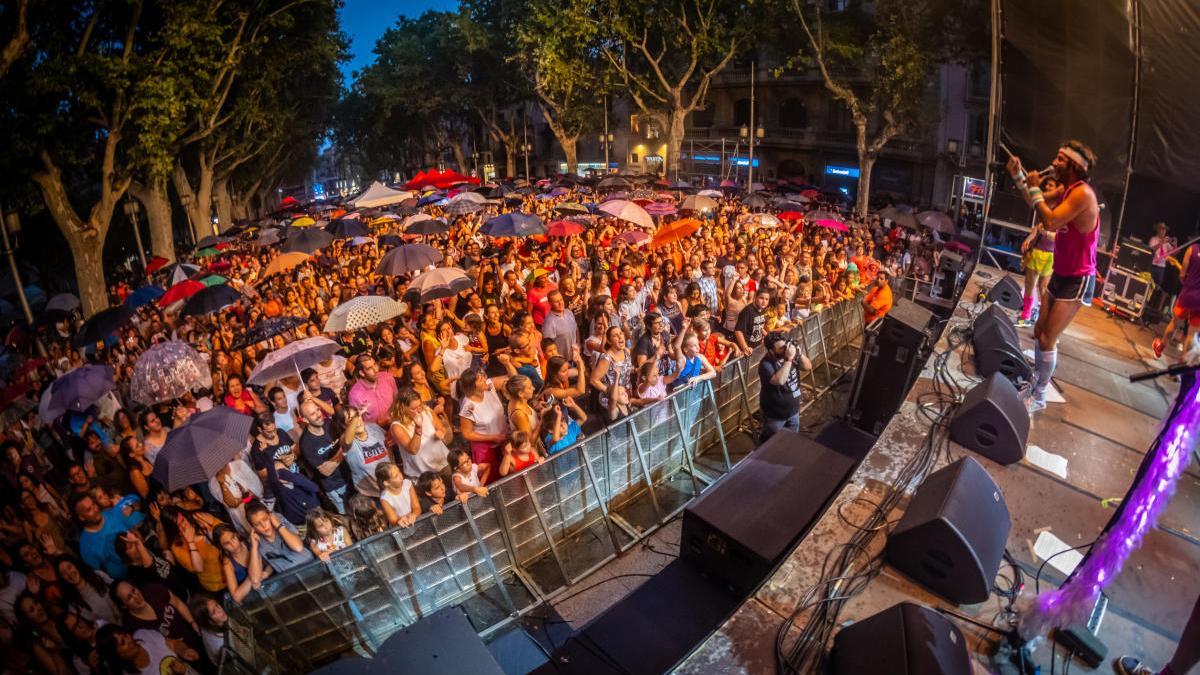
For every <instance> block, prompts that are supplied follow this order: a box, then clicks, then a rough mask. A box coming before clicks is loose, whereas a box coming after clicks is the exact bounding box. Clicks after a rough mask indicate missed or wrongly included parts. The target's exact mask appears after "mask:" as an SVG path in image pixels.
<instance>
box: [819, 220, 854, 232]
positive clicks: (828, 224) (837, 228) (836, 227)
mask: <svg viewBox="0 0 1200 675" xmlns="http://www.w3.org/2000/svg"><path fill="white" fill-rule="evenodd" d="M813 225H816V226H817V227H825V228H829V229H831V230H833V231H834V232H849V231H850V228H849V227H847V225H846V224H845V223H843V222H842V221H840V220H830V219H828V218H823V219H821V220H816V221H813Z"/></svg>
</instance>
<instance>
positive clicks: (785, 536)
mask: <svg viewBox="0 0 1200 675" xmlns="http://www.w3.org/2000/svg"><path fill="white" fill-rule="evenodd" d="M857 464H858V462H857V461H856V458H855V457H852V456H850V455H848V454H843V453H841V452H838V451H836V450H833V449H830V448H828V447H825V446H824V445H821V444H820V443H818V442H816V441H814V440H812V439H808V438H805V437H803V436H801V435H800V434H797V433H795V432H791V431H786V430H785V431H780V432H777V433H776V434H775V435H773V436H771V438H769V439H767V442H766V443H763V444H762V445H761V446H759V447H758V449H757V450H755V451H754V452H752V453H751V454H750V456H749V457H747V458H746V459H744V460H742V461H741V463H739V464H738V465H737V466H736V467H734V469H733V471H730V472H729V473H728V474H726V475H725V476H724V477H723V478H721V480H719V481H717V483H716V484H715V485H713V486H712V487H710V488H709V489H708V490H706V491H705V492H703V493H702V494H701V495H700V496H699V497H697V498H696V499H694V500H692V503H691V504H688V506H687V508H686V509H684V512H683V528H682V529H683V533H682V537H681V538H680V557H681V558H682V559H683V560H684V561H686V562H688V563H689V564H692V565H694V566H696V567H698V568H699V569H700V570H701V571H702V572H704V573H706V574H708V575H709V576H711V577H716V578H717V579H719V580H721V581H722V582H724V583H726V584H728V585H730V586H732V587H733V588H735V589H737V590H738V591H740V592H742V593H749V592H750V591H752V590H754V587H755V586H757V585H758V583H759V582H760V581H762V580H763V578H765V577H766V576H767V574H768V573H769V572H770V571H771V569H772V568H773V567H774V566H775V565H776V563H778V562H779V560H780V559H781V558H782V557H783V556H784V555H786V554H787V552H788V551H790V550H791V548H792V545H793V544H795V542H796V540H797V539H799V538H800V537H801V536H803V534H804V533H805V532H807V531H808V529H809V527H811V525H812V524H813V523H814V522H816V519H817V517H818V516H819V515H820V514H821V513H824V511H825V508H826V506H827V505H828V503H829V501H830V500H831V499H833V495H834V494H835V493H836V492H837V491H838V490H839V489H840V488H841V486H842V484H843V483H844V482H845V480H846V477H847V476H849V475H850V472H851V471H853V470H854V467H855V466H857ZM748 495H754V498H753V499H748V498H747V496H748Z"/></svg>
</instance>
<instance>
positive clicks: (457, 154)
mask: <svg viewBox="0 0 1200 675" xmlns="http://www.w3.org/2000/svg"><path fill="white" fill-rule="evenodd" d="M450 149H451V150H452V151H453V152H454V163H455V164H457V165H458V172H459V173H461V174H462V175H464V176H469V175H471V174H470V169H469V167H467V153H465V152H463V146H462V139H455V140H453V141H451V142H450Z"/></svg>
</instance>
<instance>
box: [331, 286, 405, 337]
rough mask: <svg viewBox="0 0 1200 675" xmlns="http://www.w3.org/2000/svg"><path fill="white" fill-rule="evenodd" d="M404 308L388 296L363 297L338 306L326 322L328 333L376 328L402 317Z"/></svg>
mask: <svg viewBox="0 0 1200 675" xmlns="http://www.w3.org/2000/svg"><path fill="white" fill-rule="evenodd" d="M403 311H404V308H403V306H402V305H401V304H400V303H399V302H396V301H395V300H393V299H392V298H389V297H387V296H386V295H362V296H359V297H357V298H351V299H349V300H347V301H346V302H343V303H341V304H340V305H338V306H337V307H336V308H334V310H333V311H332V312H330V313H329V320H328V321H326V322H325V328H324V329H322V330H324V332H326V333H342V332H345V331H348V330H358V329H359V328H366V327H367V326H374V325H375V324H377V323H382V322H384V321H388V320H390V319H394V318H396V317H398V316H400V314H401V312H403Z"/></svg>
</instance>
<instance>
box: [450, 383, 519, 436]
mask: <svg viewBox="0 0 1200 675" xmlns="http://www.w3.org/2000/svg"><path fill="white" fill-rule="evenodd" d="M459 415H461V416H463V417H465V418H467V419H469V420H471V423H472V424H473V425H475V432H476V433H479V434H487V435H489V436H507V435H508V420H507V419H506V418H507V415H505V414H504V403H503V402H502V401H501V400H500V395H499V394H497V393H496V387H495V386H493V385H492V381H491V380H490V379H489V380H488V381H487V389H485V390H484V392H483V401H478V402H477V401H474V400H472V399H471V397H469V396H463V397H462V410H460V411H459Z"/></svg>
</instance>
